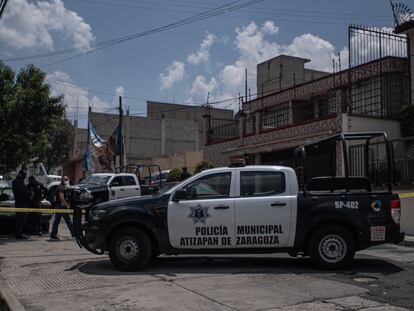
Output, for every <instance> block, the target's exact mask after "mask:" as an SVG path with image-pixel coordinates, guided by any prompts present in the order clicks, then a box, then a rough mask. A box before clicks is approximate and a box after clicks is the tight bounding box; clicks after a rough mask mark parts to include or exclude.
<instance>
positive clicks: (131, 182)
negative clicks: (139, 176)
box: [123, 176, 136, 186]
mask: <svg viewBox="0 0 414 311" xmlns="http://www.w3.org/2000/svg"><path fill="white" fill-rule="evenodd" d="M123 179H124V186H135V185H136V183H135V178H134V177H132V176H123Z"/></svg>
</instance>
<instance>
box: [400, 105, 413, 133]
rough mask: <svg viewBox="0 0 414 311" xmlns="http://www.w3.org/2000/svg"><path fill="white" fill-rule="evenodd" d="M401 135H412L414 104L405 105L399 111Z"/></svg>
mask: <svg viewBox="0 0 414 311" xmlns="http://www.w3.org/2000/svg"><path fill="white" fill-rule="evenodd" d="M401 135H402V136H404V137H409V136H414V106H412V105H410V106H405V107H404V108H403V109H402V111H401Z"/></svg>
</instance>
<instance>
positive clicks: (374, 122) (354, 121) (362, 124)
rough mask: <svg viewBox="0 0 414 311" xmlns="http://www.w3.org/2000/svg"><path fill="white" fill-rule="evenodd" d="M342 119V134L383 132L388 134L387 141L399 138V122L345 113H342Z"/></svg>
mask: <svg viewBox="0 0 414 311" xmlns="http://www.w3.org/2000/svg"><path fill="white" fill-rule="evenodd" d="M342 118H343V119H342V125H343V128H342V131H343V132H344V133H347V132H369V131H371V132H372V131H385V132H386V133H387V134H388V138H389V139H399V138H401V129H400V122H399V121H396V120H387V119H378V118H370V117H358V116H352V115H349V114H347V113H343V114H342Z"/></svg>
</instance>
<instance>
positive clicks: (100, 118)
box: [90, 112, 200, 163]
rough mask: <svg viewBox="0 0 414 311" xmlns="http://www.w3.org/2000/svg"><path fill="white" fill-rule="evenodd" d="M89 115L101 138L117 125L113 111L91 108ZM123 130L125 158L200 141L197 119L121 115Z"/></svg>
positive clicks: (134, 159)
mask: <svg viewBox="0 0 414 311" xmlns="http://www.w3.org/2000/svg"><path fill="white" fill-rule="evenodd" d="M90 119H91V121H92V124H93V125H94V126H95V128H96V130H97V132H98V134H99V135H100V136H102V138H103V139H108V137H109V136H110V135H112V133H113V131H114V129H115V128H116V126H117V125H118V116H117V115H111V114H103V113H93V112H92V113H91V114H90ZM123 131H124V137H125V150H126V153H127V160H128V162H129V160H131V161H132V162H134V163H135V162H137V161H139V160H143V159H144V160H145V159H147V160H150V159H151V158H154V157H162V156H168V155H172V154H175V153H182V152H185V151H195V150H197V145H198V144H199V141H200V138H199V136H198V123H197V122H195V121H191V120H186V121H184V120H174V119H150V118H145V117H135V116H124V119H123Z"/></svg>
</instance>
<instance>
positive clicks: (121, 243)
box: [109, 227, 152, 271]
mask: <svg viewBox="0 0 414 311" xmlns="http://www.w3.org/2000/svg"><path fill="white" fill-rule="evenodd" d="M151 257H152V246H151V241H150V239H149V238H148V236H147V235H146V234H145V233H144V232H143V231H141V230H139V229H137V228H132V227H128V228H122V229H119V230H116V231H115V232H114V233H113V234H112V236H111V237H110V239H109V258H110V259H111V263H112V264H113V265H114V266H115V268H117V269H118V270H122V271H138V270H142V269H144V268H145V267H146V266H147V265H148V263H149V262H150V260H151Z"/></svg>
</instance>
